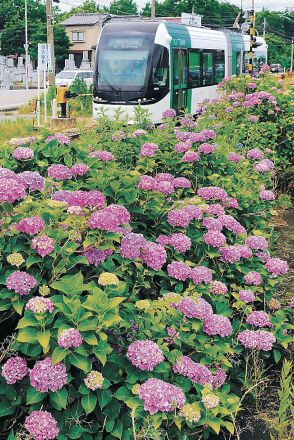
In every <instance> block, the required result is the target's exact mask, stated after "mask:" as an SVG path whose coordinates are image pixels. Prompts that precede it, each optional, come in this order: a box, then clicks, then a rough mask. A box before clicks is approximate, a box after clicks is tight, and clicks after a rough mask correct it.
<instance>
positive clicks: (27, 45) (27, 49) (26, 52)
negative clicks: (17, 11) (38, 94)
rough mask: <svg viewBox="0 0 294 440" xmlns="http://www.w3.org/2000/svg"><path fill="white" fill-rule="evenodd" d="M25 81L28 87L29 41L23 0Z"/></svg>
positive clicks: (26, 0)
mask: <svg viewBox="0 0 294 440" xmlns="http://www.w3.org/2000/svg"><path fill="white" fill-rule="evenodd" d="M24 48H25V64H26V70H25V81H26V89H27V90H28V88H29V70H28V69H29V43H28V0H25V44H24Z"/></svg>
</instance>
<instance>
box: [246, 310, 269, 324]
mask: <svg viewBox="0 0 294 440" xmlns="http://www.w3.org/2000/svg"><path fill="white" fill-rule="evenodd" d="M246 322H247V324H251V325H255V326H256V327H272V323H271V322H270V320H269V316H268V314H267V313H266V312H264V311H263V310H260V311H253V312H251V313H249V315H248V316H247V318H246Z"/></svg>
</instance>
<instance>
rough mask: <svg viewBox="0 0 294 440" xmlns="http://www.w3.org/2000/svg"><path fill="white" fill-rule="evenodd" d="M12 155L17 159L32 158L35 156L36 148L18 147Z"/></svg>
mask: <svg viewBox="0 0 294 440" xmlns="http://www.w3.org/2000/svg"><path fill="white" fill-rule="evenodd" d="M12 156H13V157H14V159H17V160H30V159H32V158H33V157H34V150H32V149H31V148H27V147H18V148H16V149H15V150H14V151H13V152H12Z"/></svg>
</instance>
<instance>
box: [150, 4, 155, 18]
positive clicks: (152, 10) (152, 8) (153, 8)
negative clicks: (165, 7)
mask: <svg viewBox="0 0 294 440" xmlns="http://www.w3.org/2000/svg"><path fill="white" fill-rule="evenodd" d="M154 19H155V0H151V20H154Z"/></svg>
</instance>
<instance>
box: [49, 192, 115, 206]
mask: <svg viewBox="0 0 294 440" xmlns="http://www.w3.org/2000/svg"><path fill="white" fill-rule="evenodd" d="M52 199H53V200H57V201H60V202H64V203H67V204H68V205H69V206H80V207H81V208H97V209H100V208H103V207H104V205H105V203H106V198H105V196H104V195H103V194H102V193H101V192H100V191H97V190H90V191H81V190H79V191H68V190H63V191H56V192H55V193H54V194H53V196H52Z"/></svg>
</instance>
